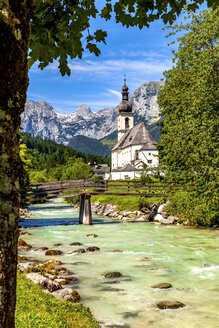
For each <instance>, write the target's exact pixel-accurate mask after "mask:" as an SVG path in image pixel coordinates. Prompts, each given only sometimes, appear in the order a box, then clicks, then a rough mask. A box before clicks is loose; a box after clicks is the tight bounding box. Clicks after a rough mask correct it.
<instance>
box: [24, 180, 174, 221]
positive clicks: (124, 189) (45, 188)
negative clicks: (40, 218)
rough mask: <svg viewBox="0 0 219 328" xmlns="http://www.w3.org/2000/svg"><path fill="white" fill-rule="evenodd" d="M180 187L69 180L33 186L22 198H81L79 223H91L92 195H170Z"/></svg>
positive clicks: (150, 182) (152, 182)
mask: <svg viewBox="0 0 219 328" xmlns="http://www.w3.org/2000/svg"><path fill="white" fill-rule="evenodd" d="M177 188H178V186H177V185H176V183H173V182H167V181H162V182H155V181H149V182H144V183H143V182H142V181H141V180H127V181H126V180H106V181H98V182H93V181H92V180H91V179H89V180H68V181H58V182H48V183H47V182H46V183H37V184H31V185H29V187H28V188H27V189H26V190H24V191H22V193H21V198H22V199H25V198H26V199H28V200H30V201H31V202H35V203H37V202H40V201H43V200H47V199H52V198H60V197H62V198H66V197H72V196H80V213H79V223H81V224H92V214H91V202H90V198H91V196H92V195H111V196H132V197H133V196H140V197H152V196H156V197H159V196H168V195H170V194H172V193H174V191H176V189H177Z"/></svg>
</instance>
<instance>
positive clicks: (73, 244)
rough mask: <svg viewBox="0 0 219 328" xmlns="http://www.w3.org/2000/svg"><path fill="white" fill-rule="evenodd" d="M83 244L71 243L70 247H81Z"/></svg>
mask: <svg viewBox="0 0 219 328" xmlns="http://www.w3.org/2000/svg"><path fill="white" fill-rule="evenodd" d="M82 245H83V244H82V243H78V242H75V243H71V244H70V246H82Z"/></svg>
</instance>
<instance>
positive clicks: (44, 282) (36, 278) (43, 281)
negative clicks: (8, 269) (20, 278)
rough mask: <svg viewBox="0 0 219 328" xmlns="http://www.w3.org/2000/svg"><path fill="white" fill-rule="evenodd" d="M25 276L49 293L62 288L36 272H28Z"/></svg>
mask: <svg viewBox="0 0 219 328" xmlns="http://www.w3.org/2000/svg"><path fill="white" fill-rule="evenodd" d="M26 277H27V278H28V279H30V280H31V281H33V282H34V283H35V284H38V285H40V286H41V287H43V288H46V289H47V290H48V291H49V292H50V293H52V292H54V291H56V290H58V289H60V288H62V287H61V285H60V284H58V283H57V282H54V281H53V280H51V279H49V278H47V277H44V276H43V275H41V274H40V273H38V272H32V273H28V274H27V275H26Z"/></svg>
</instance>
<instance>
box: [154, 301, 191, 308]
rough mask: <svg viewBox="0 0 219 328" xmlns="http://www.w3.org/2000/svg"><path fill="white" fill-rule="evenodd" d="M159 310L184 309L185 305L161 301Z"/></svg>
mask: <svg viewBox="0 0 219 328" xmlns="http://www.w3.org/2000/svg"><path fill="white" fill-rule="evenodd" d="M156 305H157V307H158V309H160V310H165V309H178V308H181V307H184V306H185V304H183V303H181V302H179V301H160V302H158V303H157V304H156Z"/></svg>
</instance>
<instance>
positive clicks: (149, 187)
mask: <svg viewBox="0 0 219 328" xmlns="http://www.w3.org/2000/svg"><path fill="white" fill-rule="evenodd" d="M148 192H149V193H150V192H151V181H149V185H148Z"/></svg>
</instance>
